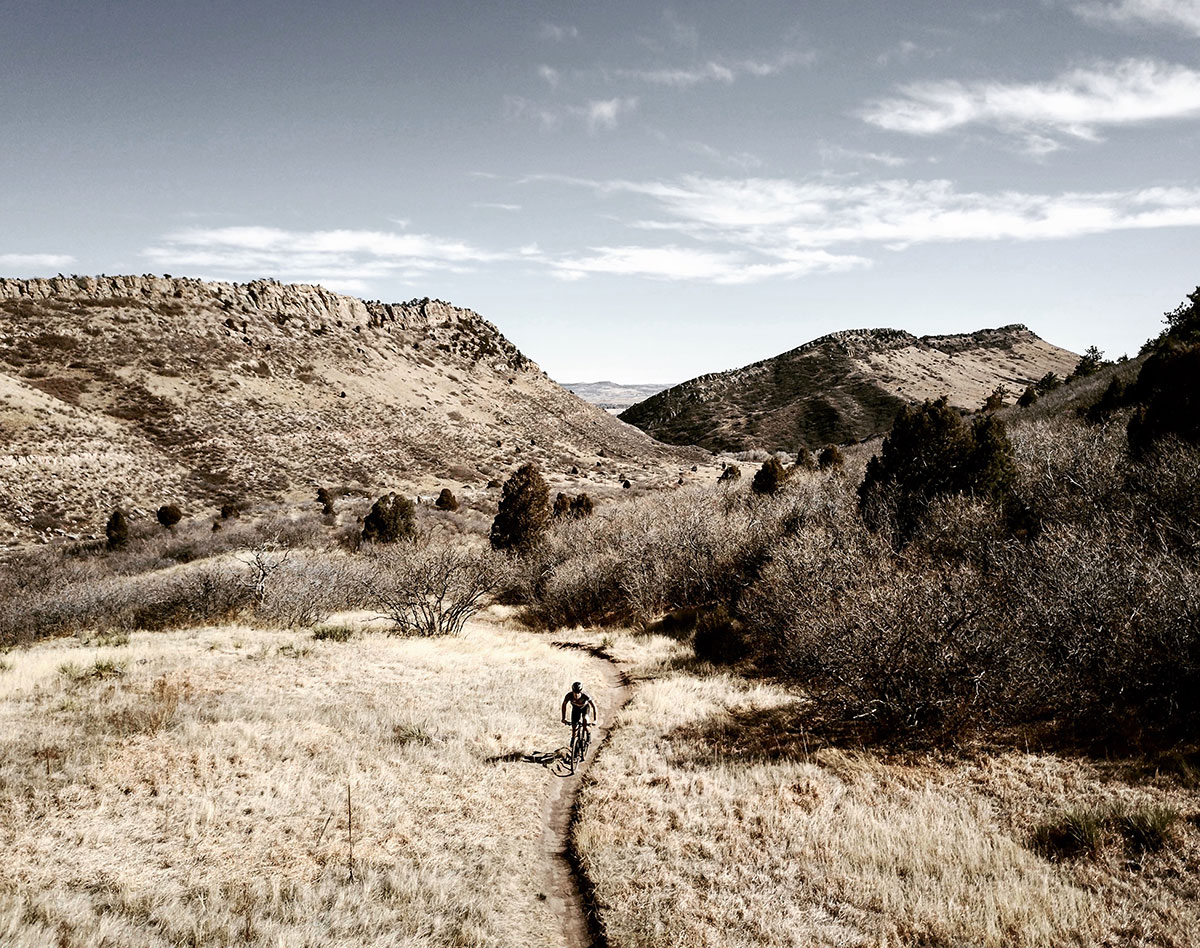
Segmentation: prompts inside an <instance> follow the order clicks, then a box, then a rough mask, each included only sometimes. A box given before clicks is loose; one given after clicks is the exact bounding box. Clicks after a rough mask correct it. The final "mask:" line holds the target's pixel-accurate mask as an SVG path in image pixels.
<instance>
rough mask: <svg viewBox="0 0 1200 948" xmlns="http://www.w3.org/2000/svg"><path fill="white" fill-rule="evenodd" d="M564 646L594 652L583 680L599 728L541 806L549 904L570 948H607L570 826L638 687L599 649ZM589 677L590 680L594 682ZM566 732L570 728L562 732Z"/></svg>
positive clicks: (555, 777)
mask: <svg viewBox="0 0 1200 948" xmlns="http://www.w3.org/2000/svg"><path fill="white" fill-rule="evenodd" d="M554 644H555V645H557V646H559V647H560V648H579V649H582V650H584V651H587V652H590V653H591V654H592V656H593V659H592V660H591V661H589V662H588V665H587V668H586V670H585V671H583V672H581V674H580V676H579V677H580V678H581V679H582V680H583V682H584V688H585V689H586V690H587V692H588V694H590V695H591V696H592V700H594V701H595V702H596V707H597V708H598V709H599V712H600V726H599V727H597V728H596V730H595V732H594V734H595V737H594V739H593V740H592V746H591V749H590V750H589V751H588V757H587V761H586V762H585V763H584V765H583V766H582V767H577V768H576V770H575V773H574V774H573V775H568V774H566V773H565V772H563V773H562V774H561V775H560V774H559V773H556V772H555V771H554V770H551V773H552V774H553V778H552V779H553V781H554V782H553V785H552V786H551V788H550V794H549V796H548V797H547V798H546V802H545V804H543V806H542V827H543V829H542V848H543V850H544V851H545V853H546V860H545V865H546V882H545V885H546V889H545V891H546V902H547V905H548V906H549V907H550V910H551V911H552V912H553V913H554V915H555V916H556V917H557V918H558V919H559V921H560V922H561V923H562V930H563V944H564V945H565V946H566V948H603V946H604V938H603V934H602V932H601V931H600V929H599V926H598V925H597V924H596V920H595V918H594V915H593V914H592V913H591V912H589V910H588V904H587V902H588V899H587V894H586V890H587V884H586V880H584V879H583V878H582V877H581V875H580V873H579V868H578V866H577V864H576V860H575V854H574V851H573V850H572V848H571V844H570V833H571V822H572V820H573V819H574V817H575V807H576V805H577V802H578V798H579V788H580V785H581V784H582V782H583V775H584V774H586V773H587V768H588V766H589V765H590V764H591V762H592V761H593V760H594V759H595V757H596V754H597V753H598V752H599V750H600V748H601V747H602V746H603V745H604V740H605V738H607V737H608V728H609V726H610V725H611V724H612V721H613V719H614V718H615V717H616V713H617V712H618V711H619V710H620V709H621V708H622V707H623V706H624V705H625V703H626V702H627V701H629V699H630V698H631V697H632V695H633V688H632V686H631V685H630V683H629V681H628V679H627V678H626V677H625V675H624V673H623V672H622V671H621V669H620V668H619V667H618V665H617V664H616V663H615V662H614V661H612V659H610V658H609V657H608V656H607V655H605V654H604V653H603V652H601V651H600V650H599V649H594V648H589V647H588V646H585V645H580V644H579V643H575V642H555V643H554ZM589 678H590V680H589ZM563 730H564V731H566V728H563Z"/></svg>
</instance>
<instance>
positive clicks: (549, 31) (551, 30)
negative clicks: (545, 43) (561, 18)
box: [538, 23, 579, 43]
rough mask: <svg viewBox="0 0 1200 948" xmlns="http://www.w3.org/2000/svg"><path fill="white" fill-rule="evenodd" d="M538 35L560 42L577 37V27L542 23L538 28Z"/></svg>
mask: <svg viewBox="0 0 1200 948" xmlns="http://www.w3.org/2000/svg"><path fill="white" fill-rule="evenodd" d="M538 36H540V37H541V38H542V39H544V40H551V41H553V42H555V43H561V42H562V41H563V40H569V39H579V28H578V27H576V26H570V25H563V24H559V23H543V24H542V25H541V26H540V27H539V28H538Z"/></svg>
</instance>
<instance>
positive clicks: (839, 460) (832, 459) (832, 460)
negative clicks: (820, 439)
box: [817, 444, 846, 473]
mask: <svg viewBox="0 0 1200 948" xmlns="http://www.w3.org/2000/svg"><path fill="white" fill-rule="evenodd" d="M817 466H818V467H819V468H820V469H821V470H822V471H833V472H834V473H837V472H839V471H841V470H842V469H843V468H844V467H845V466H846V458H845V457H844V456H843V454H842V449H841V448H839V447H838V446H837V445H836V444H827V445H825V447H823V448H822V449H821V454H820V455H819V456H818V458H817Z"/></svg>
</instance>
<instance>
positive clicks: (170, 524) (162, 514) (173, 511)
mask: <svg viewBox="0 0 1200 948" xmlns="http://www.w3.org/2000/svg"><path fill="white" fill-rule="evenodd" d="M154 516H155V517H157V518H158V522H159V523H161V524H162V525H163V526H164V527H166V528H167V529H168V530H173V529H175V524H177V523H179V521H180V520H182V519H183V511H182V510H180V509H179V507H177V506H176V505H175V504H163V505H162V506H161V507H159V508H158V510H157V511H156V512H155V514H154Z"/></svg>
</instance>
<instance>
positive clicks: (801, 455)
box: [796, 444, 817, 471]
mask: <svg viewBox="0 0 1200 948" xmlns="http://www.w3.org/2000/svg"><path fill="white" fill-rule="evenodd" d="M816 469H817V460H816V458H814V457H813V453H812V451H810V450H809V449H808V445H806V444H801V445H800V448H799V449H798V450H797V451H796V470H798V471H815V470H816Z"/></svg>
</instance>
